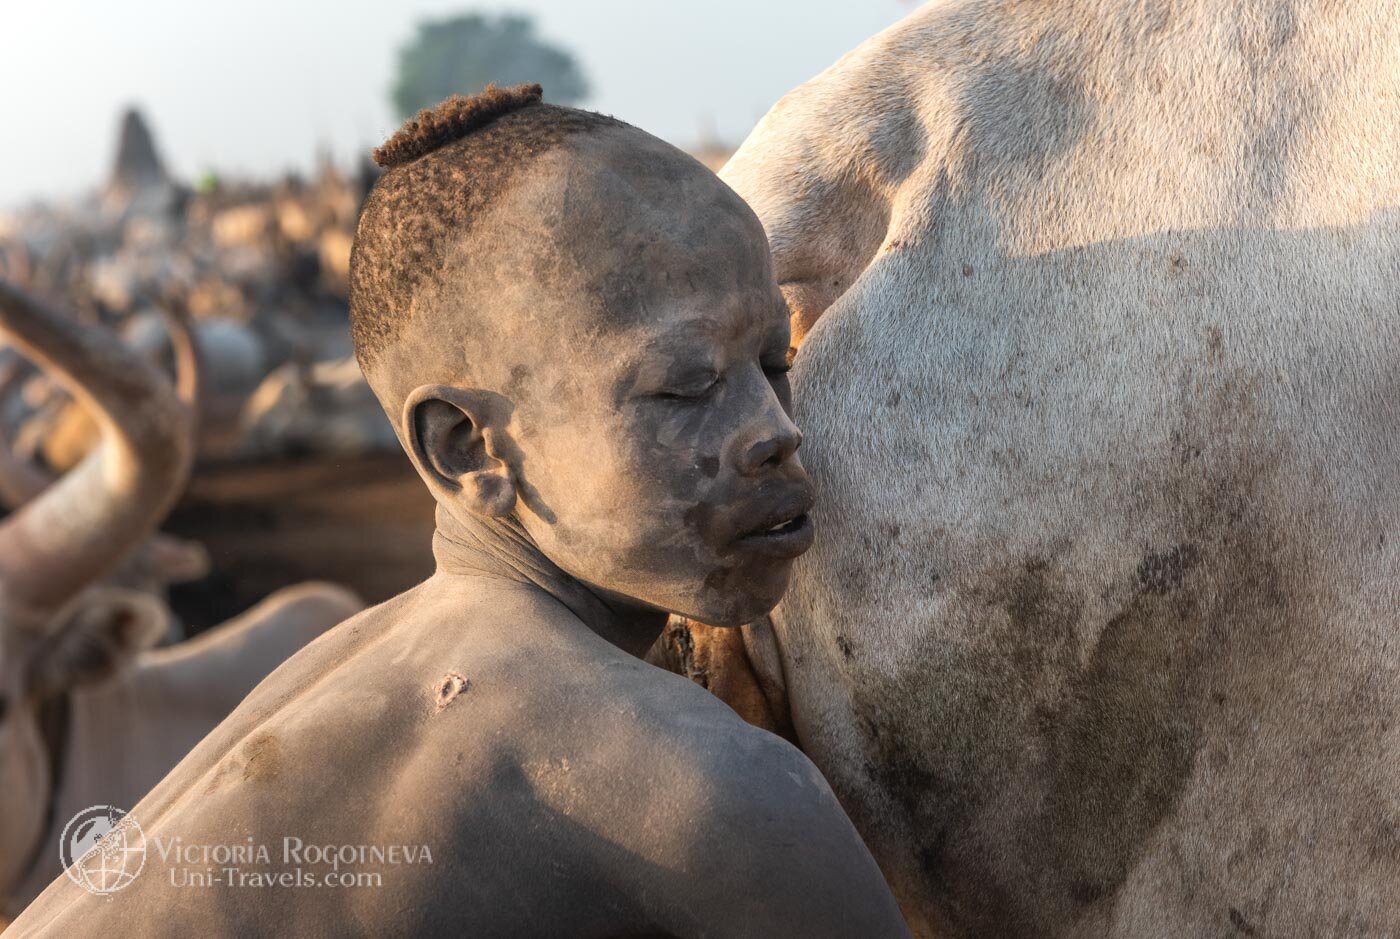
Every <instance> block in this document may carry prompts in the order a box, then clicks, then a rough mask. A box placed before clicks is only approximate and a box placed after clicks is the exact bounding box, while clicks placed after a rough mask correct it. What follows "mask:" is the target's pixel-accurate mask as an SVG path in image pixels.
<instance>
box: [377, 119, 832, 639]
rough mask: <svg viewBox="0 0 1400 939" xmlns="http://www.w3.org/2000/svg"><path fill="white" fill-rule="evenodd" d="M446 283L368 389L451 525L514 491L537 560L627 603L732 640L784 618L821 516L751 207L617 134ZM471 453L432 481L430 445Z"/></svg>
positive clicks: (538, 186)
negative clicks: (395, 425)
mask: <svg viewBox="0 0 1400 939" xmlns="http://www.w3.org/2000/svg"><path fill="white" fill-rule="evenodd" d="M484 246H492V247H490V248H484ZM502 248H504V250H502ZM449 267H450V268H451V269H452V270H453V272H454V273H453V274H452V275H451V276H448V277H446V278H444V279H443V281H442V283H441V284H440V285H439V287H438V289H437V290H436V291H435V292H434V295H433V296H432V298H431V300H430V301H429V302H427V303H425V304H423V305H422V306H421V307H420V309H419V311H418V312H417V313H416V316H417V317H419V318H420V320H419V322H418V323H417V326H416V327H415V328H414V329H413V335H411V336H406V337H405V338H404V339H403V340H401V341H400V342H399V343H398V345H397V346H396V347H394V348H392V349H390V350H386V352H385V353H384V356H383V358H382V360H381V362H380V363H379V364H378V367H377V368H374V369H373V370H372V371H371V374H370V380H371V382H372V383H374V384H375V386H376V388H378V389H381V397H382V398H383V400H384V401H385V402H386V408H388V409H389V410H390V413H391V414H393V413H394V411H395V410H399V413H400V414H401V415H402V420H401V422H400V424H401V429H400V432H401V434H403V435H404V440H405V445H406V447H407V448H408V449H409V451H410V453H412V454H413V455H414V458H415V462H417V464H418V466H419V469H420V472H422V473H423V475H424V477H425V479H426V480H427V482H428V484H429V486H430V487H431V488H433V489H434V491H435V494H436V495H437V496H438V499H439V501H440V502H441V503H442V504H444V505H445V506H446V507H447V509H448V513H449V514H450V515H451V516H452V518H453V521H454V522H456V523H458V524H464V525H467V526H470V527H478V526H479V524H480V519H481V518H482V516H483V515H486V516H489V515H490V514H491V510H490V509H487V510H486V511H485V512H483V511H482V510H481V508H482V507H481V506H479V505H477V506H472V505H468V504H465V503H464V501H463V499H464V498H468V497H471V498H483V496H482V494H483V492H485V493H486V497H485V498H484V501H489V497H493V496H495V495H496V494H498V493H507V494H505V495H502V496H501V497H502V498H503V499H504V500H505V502H504V503H503V504H507V505H509V504H510V499H509V494H508V491H509V490H513V491H514V494H515V496H516V500H515V501H514V504H513V505H511V506H510V507H511V508H512V509H513V510H514V511H515V512H516V515H517V517H518V519H519V521H520V524H521V526H522V527H523V528H524V530H525V532H526V533H527V534H528V536H529V538H530V539H531V540H532V541H533V542H534V544H535V545H537V546H538V547H539V549H540V550H541V551H542V553H543V554H544V555H545V556H546V557H548V558H549V559H550V561H552V562H553V563H554V564H557V565H558V566H559V567H561V568H563V570H564V571H567V572H568V573H569V574H570V575H572V576H573V577H575V578H577V579H578V580H579V581H581V582H582V583H584V584H586V585H588V586H589V587H590V588H592V589H594V590H595V591H596V592H597V593H598V594H599V595H600V596H602V597H604V598H605V599H606V600H607V601H608V602H609V603H610V604H616V605H619V606H622V607H638V606H641V607H644V608H646V609H650V610H659V611H671V612H677V613H682V614H684V615H687V616H691V617H694V618H696V619H700V620H703V621H705V622H710V623H717V624H727V625H740V624H742V623H745V622H748V621H750V620H752V619H754V618H756V617H757V616H760V615H762V614H763V613H765V612H766V611H767V610H769V609H771V608H772V606H773V605H774V604H775V603H776V602H777V601H778V599H779V598H780V597H781V596H782V592H783V590H784V589H785V587H786V585H787V577H788V571H789V568H790V565H791V561H792V559H793V558H795V557H796V556H797V555H799V554H801V553H802V552H803V551H805V550H806V548H807V547H808V546H809V545H810V544H811V537H812V523H811V521H810V520H808V519H807V518H805V515H806V513H807V512H808V510H809V509H810V508H811V505H812V499H811V490H810V483H809V482H808V479H807V476H806V473H805V472H804V471H803V470H802V467H801V465H800V463H799V461H798V459H797V456H796V450H797V447H798V444H799V443H800V442H801V434H800V433H799V432H798V430H797V428H796V427H795V426H794V425H793V423H792V421H791V420H790V418H789V417H788V413H787V410H788V408H789V407H790V400H789V397H788V390H787V378H786V374H785V373H786V371H787V362H786V359H787V350H788V322H787V320H788V314H787V308H786V306H785V305H784V302H783V299H782V295H781V294H780V293H779V291H778V289H777V286H776V284H775V282H774V279H773V273H772V265H771V261H770V260H769V256H768V252H767V246H766V240H765V238H764V235H763V231H762V228H761V227H760V226H759V224H758V221H757V220H756V219H755V218H754V216H753V214H752V212H750V211H749V209H748V207H747V206H745V205H744V204H743V203H742V202H741V201H740V200H739V199H737V198H736V197H735V196H734V195H733V194H732V193H731V192H730V191H729V190H728V189H727V188H726V187H725V186H724V184H723V183H721V182H719V180H717V179H716V178H715V177H714V176H713V175H712V174H710V173H708V172H705V171H703V170H702V169H701V168H699V167H698V166H696V165H695V164H694V163H693V162H692V161H690V160H688V159H687V158H684V157H682V156H681V155H679V154H677V153H675V152H674V151H672V150H671V148H670V147H668V146H667V145H665V144H663V143H661V142H660V141H656V140H653V139H652V138H649V137H646V136H645V135H642V134H640V133H638V132H636V131H633V130H631V129H629V128H620V129H613V130H607V131H603V132H600V133H597V134H592V135H589V136H586V137H582V138H578V139H577V140H576V142H575V143H574V144H573V145H572V146H570V147H569V148H567V149H559V150H555V151H553V152H552V153H550V154H547V155H545V156H544V157H542V158H541V159H540V160H539V162H538V163H537V164H536V165H535V166H534V167H532V168H531V169H530V170H528V171H527V172H526V173H525V174H524V175H523V177H522V178H520V179H519V180H518V181H517V182H516V183H515V185H514V187H513V188H512V190H511V192H510V193H508V194H507V195H506V196H504V197H503V198H502V199H500V200H499V201H498V202H497V203H496V204H495V205H494V206H493V207H492V210H491V211H490V213H489V217H488V218H486V219H483V220H481V221H479V222H478V223H477V225H476V226H475V228H474V230H473V232H472V235H471V237H470V238H468V239H465V240H464V241H463V242H462V243H461V244H459V245H458V246H457V247H456V249H455V251H454V252H452V253H451V255H450V260H449ZM458 272H460V273H458ZM430 319H431V320H432V321H433V322H434V323H435V324H437V325H436V328H427V321H428V320H430ZM478 327H479V328H478ZM429 362H431V363H433V365H432V371H433V380H432V381H429V382H426V383H421V384H419V385H416V386H414V387H413V388H410V387H409V386H410V385H412V384H413V383H414V381H416V380H419V377H420V376H422V375H423V374H424V371H425V369H424V366H425V364H426V363H429ZM436 385H443V386H448V387H450V388H452V389H453V392H452V393H450V394H449V393H440V390H439V389H437V388H435V387H434V386H436ZM464 394H469V395H470V396H471V399H470V401H467V400H465V399H463V398H462V395H464ZM400 400H402V401H403V402H404V405H403V406H402V408H401V409H398V408H397V407H396V402H398V401H400ZM415 433H419V434H420V436H419V437H418V438H417V440H418V442H415V437H414V434H415ZM453 434H456V435H457V436H458V437H460V438H461V439H463V440H468V439H469V440H472V441H473V443H472V444H471V445H469V446H467V447H466V448H465V449H468V450H471V451H472V455H471V456H470V457H467V458H466V459H464V460H458V461H457V462H455V463H453V462H450V461H449V462H448V463H435V462H434V460H435V458H434V456H433V455H432V453H431V452H429V450H430V447H429V445H428V444H427V443H425V442H424V441H425V439H426V438H429V437H431V438H432V439H433V440H434V441H436V440H438V439H439V435H441V436H442V437H450V436H452V435H453ZM473 434H476V435H477V436H475V437H474V436H473ZM473 468H477V469H473ZM464 474H465V475H466V476H468V477H471V478H470V479H469V480H461V477H462V476H463V475H464ZM458 480H461V482H459V483H458V485H460V486H462V489H461V490H460V491H459V492H453V491H452V486H453V483H454V482H457V481H458ZM483 486H484V487H487V489H486V490H482V489H480V488H479V487H483ZM789 522H791V523H792V524H791V526H790V529H791V530H790V531H789V532H788V533H785V534H778V535H769V536H766V537H746V536H755V535H756V533H758V532H762V531H764V530H766V529H769V528H771V527H773V526H774V525H782V524H784V523H789ZM648 628H650V627H648Z"/></svg>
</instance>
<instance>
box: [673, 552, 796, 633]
mask: <svg viewBox="0 0 1400 939" xmlns="http://www.w3.org/2000/svg"><path fill="white" fill-rule="evenodd" d="M764 567H765V568H768V565H764ZM791 573H792V565H791V564H790V563H786V564H782V565H780V566H777V567H776V568H768V569H766V570H755V569H753V568H740V569H729V570H724V571H716V572H715V574H712V575H710V577H707V578H706V580H705V583H706V589H705V590H704V591H703V592H702V593H701V594H700V596H698V597H697V598H696V603H695V604H694V606H695V607H697V609H696V611H695V612H684V613H682V615H683V616H686V617H689V618H690V619H693V620H698V621H700V622H702V623H705V624H706V625H708V626H745V625H747V624H749V623H752V622H754V621H755V620H759V619H762V618H763V617H765V616H767V615H768V614H769V613H771V612H773V607H775V606H777V605H778V602H779V601H780V600H782V599H783V594H784V593H786V592H787V586H788V579H789V577H790V576H791ZM716 575H718V576H716ZM712 584H713V586H712Z"/></svg>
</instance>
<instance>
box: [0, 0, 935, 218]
mask: <svg viewBox="0 0 1400 939" xmlns="http://www.w3.org/2000/svg"><path fill="white" fill-rule="evenodd" d="M916 5H917V3H916V2H914V0H703V2H701V0H515V2H512V3H472V2H470V0H408V2H394V0H388V2H384V0H379V2H369V0H237V2H232V0H44V2H42V3H40V2H27V0H0V144H2V145H3V146H0V153H3V154H4V156H3V162H0V207H15V206H18V205H21V204H24V203H27V202H29V201H31V200H34V199H39V198H43V199H55V198H66V197H70V196H74V195H77V194H79V193H81V192H84V191H86V190H90V189H92V188H93V187H95V186H97V185H99V184H100V182H101V181H102V180H103V179H104V178H105V176H106V174H107V171H108V168H109V164H110V162H111V159H112V154H113V149H114V147H115V143H116V127H117V121H118V117H119V115H120V113H121V111H122V110H123V109H124V108H125V107H126V106H127V105H129V104H135V105H138V106H140V107H141V109H142V110H143V111H144V113H145V114H146V116H147V119H148V120H149V122H150V124H151V126H152V129H153V130H154V133H155V136H156V141H157V145H158V146H159V148H160V150H161V153H162V155H163V157H164V158H165V161H166V163H167V165H168V166H169V167H170V168H171V169H172V170H173V171H174V172H175V174H176V175H178V176H180V177H181V178H184V179H190V178H193V177H194V176H195V175H197V174H198V173H200V172H203V171H204V170H206V169H213V170H215V171H217V172H219V173H221V174H224V175H257V176H266V175H268V174H272V173H280V172H283V171H285V170H288V169H301V170H306V169H309V168H310V167H311V166H312V165H313V164H314V159H315V155H316V153H317V152H318V150H320V149H325V150H327V151H329V152H330V153H331V154H332V155H333V156H335V157H336V158H337V159H338V160H340V161H342V162H344V163H347V164H348V163H349V162H350V160H351V158H353V157H354V156H356V155H357V154H359V153H362V152H366V151H367V150H369V149H370V148H372V147H373V146H375V145H376V144H378V143H379V142H380V141H382V140H383V139H384V138H385V137H387V136H388V135H389V134H390V133H392V132H393V130H394V129H395V127H396V126H397V121H396V120H395V119H394V117H393V114H392V111H391V109H390V106H389V103H388V88H389V86H390V84H391V82H392V78H393V70H394V64H395V60H396V54H397V50H398V49H399V47H400V46H401V45H403V44H404V43H405V42H406V41H407V40H408V39H409V38H410V37H411V36H412V35H413V32H414V25H415V24H416V23H417V22H418V21H419V20H421V19H424V18H428V17H434V16H443V15H446V14H452V13H460V12H471V11H481V12H486V13H499V12H505V11H516V12H521V13H526V14H529V15H532V16H533V17H534V19H535V22H536V27H537V30H538V32H539V33H540V35H541V36H543V37H544V38H545V39H548V40H550V41H552V42H555V43H557V44H559V45H562V46H564V47H566V48H568V49H570V50H571V51H573V52H574V54H575V55H576V57H577V58H578V59H579V61H580V63H581V64H582V66H583V69H584V71H585V73H586V75H587V76H588V78H589V80H590V83H591V85H592V88H593V95H592V97H591V98H590V99H589V100H588V101H587V102H585V106H587V107H590V108H593V109H595V110H599V111H604V112H607V113H610V114H614V115H616V116H617V117H620V118H622V119H623V120H626V121H629V122H631V123H633V124H636V125H638V126H640V127H641V128H643V129H645V130H647V131H650V132H651V133H654V134H656V135H658V136H660V137H662V138H665V139H667V140H670V141H672V142H673V143H676V144H678V145H681V146H685V145H687V144H691V143H694V142H695V141H696V140H697V139H699V138H701V137H703V136H705V135H706V133H707V132H709V133H714V134H718V135H719V136H720V137H721V138H723V139H726V140H729V141H732V142H735V143H737V142H738V141H740V140H742V139H743V137H744V136H745V135H746V134H747V132H748V131H749V129H750V128H752V126H753V124H754V123H755V122H756V121H757V119H758V118H759V117H761V116H762V115H763V114H764V112H766V111H767V110H768V108H769V107H770V106H772V104H773V103H774V102H775V101H777V100H778V98H780V97H781V96H782V95H783V94H784V93H785V92H787V91H788V90H790V89H791V88H793V87H795V86H796V85H798V84H801V83H802V82H804V81H806V80H807V79H809V78H811V77H813V76H814V75H816V74H818V73H819V72H821V71H822V70H823V69H825V68H827V67H828V66H829V65H831V64H832V63H834V62H835V61H836V60H837V59H838V58H840V57H841V55H843V54H844V53H846V52H847V51H849V50H850V49H852V48H854V47H855V46H857V45H859V44H860V43H861V42H862V41H864V40H865V39H866V38H868V37H870V36H872V35H874V34H875V33H877V32H879V31H880V30H882V29H884V28H885V27H887V26H889V25H890V24H892V23H894V22H895V21H897V20H899V19H900V18H902V17H903V16H905V15H907V14H908V13H909V12H911V11H912V9H913V8H914V7H915V6H916ZM548 94H549V89H548V88H546V89H545V96H546V99H548Z"/></svg>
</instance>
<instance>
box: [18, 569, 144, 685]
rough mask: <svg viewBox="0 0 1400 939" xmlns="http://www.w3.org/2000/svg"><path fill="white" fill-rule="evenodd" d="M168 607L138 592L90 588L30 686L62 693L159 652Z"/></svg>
mask: <svg viewBox="0 0 1400 939" xmlns="http://www.w3.org/2000/svg"><path fill="white" fill-rule="evenodd" d="M169 618H170V614H169V611H168V610H167V609H166V607H165V604H163V603H161V602H160V601H159V600H157V599H156V598H155V597H153V596H151V595H150V594H147V593H142V592H141V591H137V590H124V589H121V588H118V587H108V588H101V589H97V590H90V591H88V592H87V593H85V594H84V595H83V596H82V597H81V598H79V600H78V602H77V603H76V605H74V606H73V607H71V608H70V609H69V610H68V611H67V612H66V614H65V616H64V617H63V621H62V624H61V625H60V626H59V628H58V630H57V631H56V632H55V633H54V634H53V635H52V636H50V637H48V638H47V640H46V641H45V642H44V643H43V644H42V645H41V647H40V648H39V650H38V651H37V654H36V655H35V657H34V659H33V660H32V661H31V663H30V666H29V675H28V679H29V680H28V682H27V684H28V688H29V690H30V692H31V693H37V694H40V695H51V694H57V693H59V692H62V691H66V690H68V689H70V688H74V687H77V686H79V685H85V684H92V683H94V682H98V681H102V680H103V679H105V678H108V677H110V676H111V675H114V674H116V673H117V672H118V671H120V670H121V669H122V668H124V667H125V666H126V665H127V664H128V663H130V662H131V661H132V660H133V659H135V658H136V657H137V656H138V655H140V654H141V653H142V652H145V651H146V650H147V649H150V648H153V647H154V646H155V644H156V643H157V642H159V641H160V638H161V636H163V635H165V631H166V629H167V627H168V625H169Z"/></svg>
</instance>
